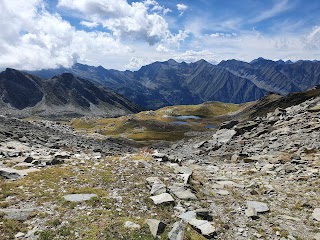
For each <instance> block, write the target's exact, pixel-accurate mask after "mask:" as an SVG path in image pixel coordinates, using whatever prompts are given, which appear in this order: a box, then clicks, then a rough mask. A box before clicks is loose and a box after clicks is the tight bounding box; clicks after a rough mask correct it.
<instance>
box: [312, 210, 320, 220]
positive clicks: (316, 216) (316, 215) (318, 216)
mask: <svg viewBox="0 0 320 240" xmlns="http://www.w3.org/2000/svg"><path fill="white" fill-rule="evenodd" d="M312 217H313V218H314V219H315V220H317V221H319V222H320V208H315V209H314V210H313V212H312Z"/></svg>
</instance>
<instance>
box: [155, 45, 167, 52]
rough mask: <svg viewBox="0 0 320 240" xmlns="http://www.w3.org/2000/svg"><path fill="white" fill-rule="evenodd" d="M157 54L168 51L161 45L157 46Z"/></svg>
mask: <svg viewBox="0 0 320 240" xmlns="http://www.w3.org/2000/svg"><path fill="white" fill-rule="evenodd" d="M156 51H157V52H169V49H168V48H167V47H165V46H163V45H162V44H159V45H158V47H157V48H156Z"/></svg>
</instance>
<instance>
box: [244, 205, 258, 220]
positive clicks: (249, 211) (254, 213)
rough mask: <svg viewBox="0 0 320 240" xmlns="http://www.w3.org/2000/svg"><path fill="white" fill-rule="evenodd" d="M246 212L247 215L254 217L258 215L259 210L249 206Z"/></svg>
mask: <svg viewBox="0 0 320 240" xmlns="http://www.w3.org/2000/svg"><path fill="white" fill-rule="evenodd" d="M245 214H246V216H247V217H250V218H253V219H255V218H257V217H258V212H257V210H256V209H255V208H254V207H248V208H247V209H246V211H245Z"/></svg>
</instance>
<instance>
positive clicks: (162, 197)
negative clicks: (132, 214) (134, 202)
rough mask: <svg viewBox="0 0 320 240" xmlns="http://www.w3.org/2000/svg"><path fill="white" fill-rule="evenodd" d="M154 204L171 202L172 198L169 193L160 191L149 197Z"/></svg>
mask: <svg viewBox="0 0 320 240" xmlns="http://www.w3.org/2000/svg"><path fill="white" fill-rule="evenodd" d="M150 198H151V199H152V201H153V202H154V204H162V203H173V202H174V199H173V197H172V196H171V195H170V194H169V193H161V194H159V195H156V196H152V197H150Z"/></svg>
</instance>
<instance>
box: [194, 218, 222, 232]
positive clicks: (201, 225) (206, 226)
mask: <svg viewBox="0 0 320 240" xmlns="http://www.w3.org/2000/svg"><path fill="white" fill-rule="evenodd" d="M188 223H189V224H190V225H191V226H192V227H194V228H196V229H198V230H199V231H200V232H201V234H202V235H204V236H212V235H214V234H215V232H216V228H215V227H214V226H212V224H211V223H210V222H208V221H207V220H198V219H195V218H194V219H191V220H190V221H189V222H188Z"/></svg>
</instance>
